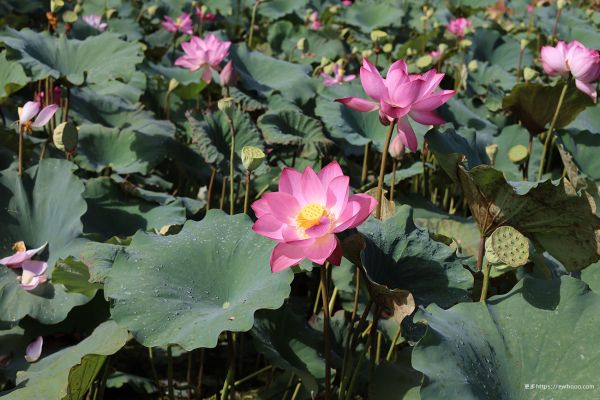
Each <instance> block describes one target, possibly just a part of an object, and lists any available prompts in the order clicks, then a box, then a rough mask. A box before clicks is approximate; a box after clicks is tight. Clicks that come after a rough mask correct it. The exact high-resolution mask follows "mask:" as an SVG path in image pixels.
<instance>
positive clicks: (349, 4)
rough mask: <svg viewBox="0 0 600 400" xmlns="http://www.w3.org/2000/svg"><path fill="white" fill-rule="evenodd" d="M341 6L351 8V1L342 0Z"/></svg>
mask: <svg viewBox="0 0 600 400" xmlns="http://www.w3.org/2000/svg"><path fill="white" fill-rule="evenodd" d="M342 5H343V6H351V5H352V0H342Z"/></svg>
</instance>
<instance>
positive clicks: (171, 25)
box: [162, 13, 193, 35]
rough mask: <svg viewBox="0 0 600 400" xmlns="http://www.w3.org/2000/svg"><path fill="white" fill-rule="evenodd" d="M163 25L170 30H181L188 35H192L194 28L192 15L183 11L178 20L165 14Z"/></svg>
mask: <svg viewBox="0 0 600 400" xmlns="http://www.w3.org/2000/svg"><path fill="white" fill-rule="evenodd" d="M162 26H163V27H164V28H165V29H166V30H168V31H169V32H178V31H179V32H181V33H185V34H186V35H191V34H192V33H193V30H192V17H190V15H189V14H188V13H182V14H181V15H180V16H179V17H178V18H177V19H176V20H173V18H171V17H169V16H167V15H166V16H165V20H164V21H163V22H162Z"/></svg>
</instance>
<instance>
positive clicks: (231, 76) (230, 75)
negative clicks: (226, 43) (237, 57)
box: [219, 60, 237, 86]
mask: <svg viewBox="0 0 600 400" xmlns="http://www.w3.org/2000/svg"><path fill="white" fill-rule="evenodd" d="M236 78H237V76H236V74H235V69H234V68H233V62H232V61H231V60H230V61H229V62H228V63H227V64H226V65H225V67H223V69H222V70H221V73H220V74H219V79H220V80H221V85H222V86H233V85H235V81H236Z"/></svg>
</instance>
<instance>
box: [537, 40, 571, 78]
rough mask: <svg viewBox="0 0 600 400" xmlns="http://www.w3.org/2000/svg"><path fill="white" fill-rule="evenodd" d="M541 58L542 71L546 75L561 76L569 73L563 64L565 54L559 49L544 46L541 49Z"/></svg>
mask: <svg viewBox="0 0 600 400" xmlns="http://www.w3.org/2000/svg"><path fill="white" fill-rule="evenodd" d="M557 47H558V46H557ZM541 56H542V65H543V66H544V71H545V72H546V73H547V74H548V75H552V76H554V75H562V74H566V73H568V72H569V70H568V68H567V65H566V63H565V54H563V53H562V52H561V51H560V50H559V49H557V48H555V47H552V46H544V47H542V51H541Z"/></svg>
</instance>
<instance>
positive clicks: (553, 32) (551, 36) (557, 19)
mask: <svg viewBox="0 0 600 400" xmlns="http://www.w3.org/2000/svg"><path fill="white" fill-rule="evenodd" d="M561 14H562V8H557V10H556V18H555V19H554V25H553V26H552V35H550V42H551V43H554V40H555V39H556V31H557V29H558V21H559V20H560V15H561Z"/></svg>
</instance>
